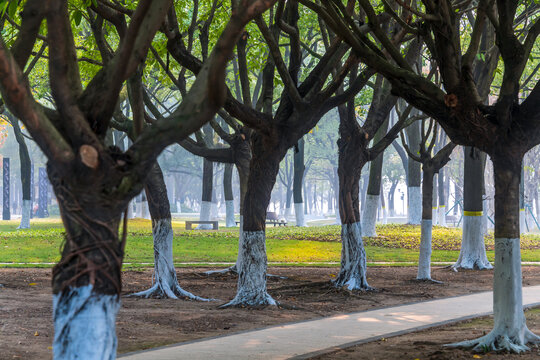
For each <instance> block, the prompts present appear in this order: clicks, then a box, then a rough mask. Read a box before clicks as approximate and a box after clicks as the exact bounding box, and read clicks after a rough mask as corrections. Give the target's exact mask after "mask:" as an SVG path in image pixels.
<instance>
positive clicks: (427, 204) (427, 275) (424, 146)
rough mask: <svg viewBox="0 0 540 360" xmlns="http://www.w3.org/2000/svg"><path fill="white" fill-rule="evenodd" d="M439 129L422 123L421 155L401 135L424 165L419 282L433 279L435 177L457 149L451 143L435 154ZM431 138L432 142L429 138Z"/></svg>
mask: <svg viewBox="0 0 540 360" xmlns="http://www.w3.org/2000/svg"><path fill="white" fill-rule="evenodd" d="M438 132H439V131H438V127H437V125H434V121H433V119H430V121H429V126H428V128H427V130H426V129H425V121H424V120H422V121H421V131H420V137H421V140H420V151H419V155H416V154H414V153H413V152H412V151H411V150H410V149H409V148H408V146H407V145H405V144H406V142H405V139H404V136H403V133H400V134H401V137H402V143H403V144H404V146H405V149H406V151H407V153H408V154H409V157H410V158H411V159H414V160H415V161H417V162H419V163H421V164H422V172H423V174H422V175H423V176H422V178H423V180H422V224H421V230H420V254H419V258H418V275H417V276H416V279H417V280H430V281H433V280H432V279H431V239H432V235H431V234H432V229H433V222H432V221H433V209H432V205H433V188H434V182H433V177H434V175H435V174H437V173H438V172H439V170H440V169H442V168H443V167H444V166H445V165H446V164H447V163H448V161H450V155H451V154H452V151H453V150H454V148H455V146H456V145H455V144H453V143H449V144H447V145H445V146H444V147H443V148H442V149H440V150H439V151H437V152H436V154H433V150H434V148H435V145H436V143H437V135H438ZM430 136H431V141H429V137H430Z"/></svg>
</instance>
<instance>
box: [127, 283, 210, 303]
mask: <svg viewBox="0 0 540 360" xmlns="http://www.w3.org/2000/svg"><path fill="white" fill-rule="evenodd" d="M126 297H141V298H145V299H149V298H156V299H189V300H196V301H215V300H216V299H206V298H202V297H200V296H197V295H193V294H192V293H190V292H189V291H186V290H184V289H182V288H181V287H180V285H178V283H176V284H174V285H172V286H170V285H167V286H163V285H162V284H161V282H160V281H157V282H156V283H155V284H154V285H153V286H152V287H151V288H150V289H148V290H145V291H140V292H137V293H133V294H129V295H126Z"/></svg>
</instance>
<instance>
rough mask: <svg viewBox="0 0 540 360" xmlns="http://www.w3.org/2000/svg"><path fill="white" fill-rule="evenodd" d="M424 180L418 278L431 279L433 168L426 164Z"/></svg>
mask: <svg viewBox="0 0 540 360" xmlns="http://www.w3.org/2000/svg"><path fill="white" fill-rule="evenodd" d="M423 172H424V180H423V182H422V224H421V232H420V255H419V257H418V275H417V276H416V278H417V279H418V280H431V238H432V237H431V234H432V228H433V222H432V221H433V211H432V204H433V176H434V172H433V168H431V167H430V166H429V165H427V164H424V166H423Z"/></svg>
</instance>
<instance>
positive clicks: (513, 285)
mask: <svg viewBox="0 0 540 360" xmlns="http://www.w3.org/2000/svg"><path fill="white" fill-rule="evenodd" d="M511 153H512V152H510V151H507V152H506V153H503V154H490V155H491V159H492V161H493V167H494V175H495V272H494V275H493V313H494V326H493V330H491V332H490V333H489V334H487V335H485V336H483V337H481V338H479V339H475V340H470V341H464V342H461V343H457V344H453V345H452V346H466V347H474V350H476V351H485V350H494V351H501V350H503V351H504V350H507V351H511V352H517V353H520V352H523V351H527V350H529V348H528V347H527V343H529V342H532V343H538V342H540V337H539V336H537V335H535V334H533V333H532V332H531V331H530V330H529V329H528V328H527V324H526V321H525V315H524V313H523V299H522V274H521V253H520V246H519V235H520V230H519V183H520V178H521V162H522V156H523V155H522V154H520V153H519V152H518V154H515V153H514V154H513V156H510V155H509V154H511Z"/></svg>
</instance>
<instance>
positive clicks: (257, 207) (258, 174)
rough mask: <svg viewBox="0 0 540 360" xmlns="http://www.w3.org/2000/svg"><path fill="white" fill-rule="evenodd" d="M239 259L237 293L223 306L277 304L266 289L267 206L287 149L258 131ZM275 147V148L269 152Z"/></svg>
mask: <svg viewBox="0 0 540 360" xmlns="http://www.w3.org/2000/svg"><path fill="white" fill-rule="evenodd" d="M252 140H253V146H252V156H253V158H252V159H251V165H250V174H249V179H248V186H247V192H246V197H245V199H244V209H243V215H244V216H243V219H242V221H243V224H241V225H242V229H243V231H242V233H241V236H240V246H239V254H238V260H237V263H236V266H237V272H238V287H237V291H236V296H235V297H234V299H232V300H231V301H230V302H228V303H227V304H224V305H223V307H229V306H264V305H276V302H275V300H274V299H273V298H272V297H271V296H270V295H269V294H268V292H267V290H266V269H267V257H266V235H265V229H266V209H267V208H268V205H269V203H270V198H271V194H272V188H273V187H274V184H275V182H276V177H277V175H278V172H279V163H280V161H281V159H282V158H283V156H285V154H286V152H287V149H286V148H285V149H283V148H282V146H280V145H281V144H279V140H278V139H276V138H270V137H266V136H263V135H261V134H258V133H255V134H254V135H253V137H252ZM268 148H272V149H273V151H268Z"/></svg>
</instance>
